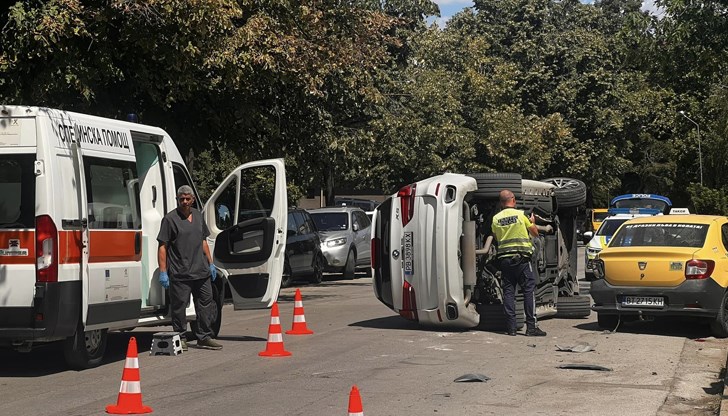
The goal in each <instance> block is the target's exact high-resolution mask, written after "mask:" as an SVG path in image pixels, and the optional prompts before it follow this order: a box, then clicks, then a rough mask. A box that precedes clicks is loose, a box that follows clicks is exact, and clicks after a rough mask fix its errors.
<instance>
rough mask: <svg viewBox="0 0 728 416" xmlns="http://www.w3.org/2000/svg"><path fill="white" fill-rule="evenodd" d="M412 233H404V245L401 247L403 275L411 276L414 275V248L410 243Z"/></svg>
mask: <svg viewBox="0 0 728 416" xmlns="http://www.w3.org/2000/svg"><path fill="white" fill-rule="evenodd" d="M412 239H413V237H412V231H410V232H406V233H404V245H403V247H402V263H403V264H404V274H405V275H407V276H412V275H413V274H414V273H415V264H414V257H415V254H414V248H413V247H412V246H413V243H412Z"/></svg>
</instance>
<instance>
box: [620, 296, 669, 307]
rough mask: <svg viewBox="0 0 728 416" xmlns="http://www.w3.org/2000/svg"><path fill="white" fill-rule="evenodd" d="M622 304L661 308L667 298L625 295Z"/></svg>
mask: <svg viewBox="0 0 728 416" xmlns="http://www.w3.org/2000/svg"><path fill="white" fill-rule="evenodd" d="M622 306H645V307H652V308H661V307H663V306H665V298H663V297H662V296H625V297H624V298H623V299H622Z"/></svg>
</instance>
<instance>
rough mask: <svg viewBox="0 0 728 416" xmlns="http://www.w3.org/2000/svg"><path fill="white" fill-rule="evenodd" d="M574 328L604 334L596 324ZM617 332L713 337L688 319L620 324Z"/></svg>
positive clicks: (680, 336) (602, 329)
mask: <svg viewBox="0 0 728 416" xmlns="http://www.w3.org/2000/svg"><path fill="white" fill-rule="evenodd" d="M574 328H578V329H583V330H585V331H595V332H603V331H605V329H604V328H600V327H599V325H598V324H597V323H596V322H589V323H583V324H577V325H574ZM616 329H617V330H616V331H615V332H619V333H625V334H647V335H660V336H667V337H679V338H689V339H698V338H707V337H711V336H712V334H711V333H710V327H709V326H708V325H707V324H705V323H703V322H698V321H695V320H691V319H686V318H672V319H671V318H661V319H656V320H654V321H631V322H624V321H622V322H620V323H619V325H618V326H617V328H616Z"/></svg>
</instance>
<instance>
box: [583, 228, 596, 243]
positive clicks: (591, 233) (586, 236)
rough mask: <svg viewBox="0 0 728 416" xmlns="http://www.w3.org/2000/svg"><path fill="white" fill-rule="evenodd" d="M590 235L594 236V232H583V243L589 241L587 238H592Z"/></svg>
mask: <svg viewBox="0 0 728 416" xmlns="http://www.w3.org/2000/svg"><path fill="white" fill-rule="evenodd" d="M592 237H594V233H593V232H591V231H587V232H585V233H584V244H587V243H588V242H589V240H591V239H592Z"/></svg>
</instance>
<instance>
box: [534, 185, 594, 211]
mask: <svg viewBox="0 0 728 416" xmlns="http://www.w3.org/2000/svg"><path fill="white" fill-rule="evenodd" d="M541 182H546V183H550V184H552V185H556V189H554V195H556V205H558V207H559V209H561V208H572V207H578V206H579V205H583V204H584V203H585V202H586V184H584V182H582V181H580V180H578V179H573V178H548V179H542V180H541Z"/></svg>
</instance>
